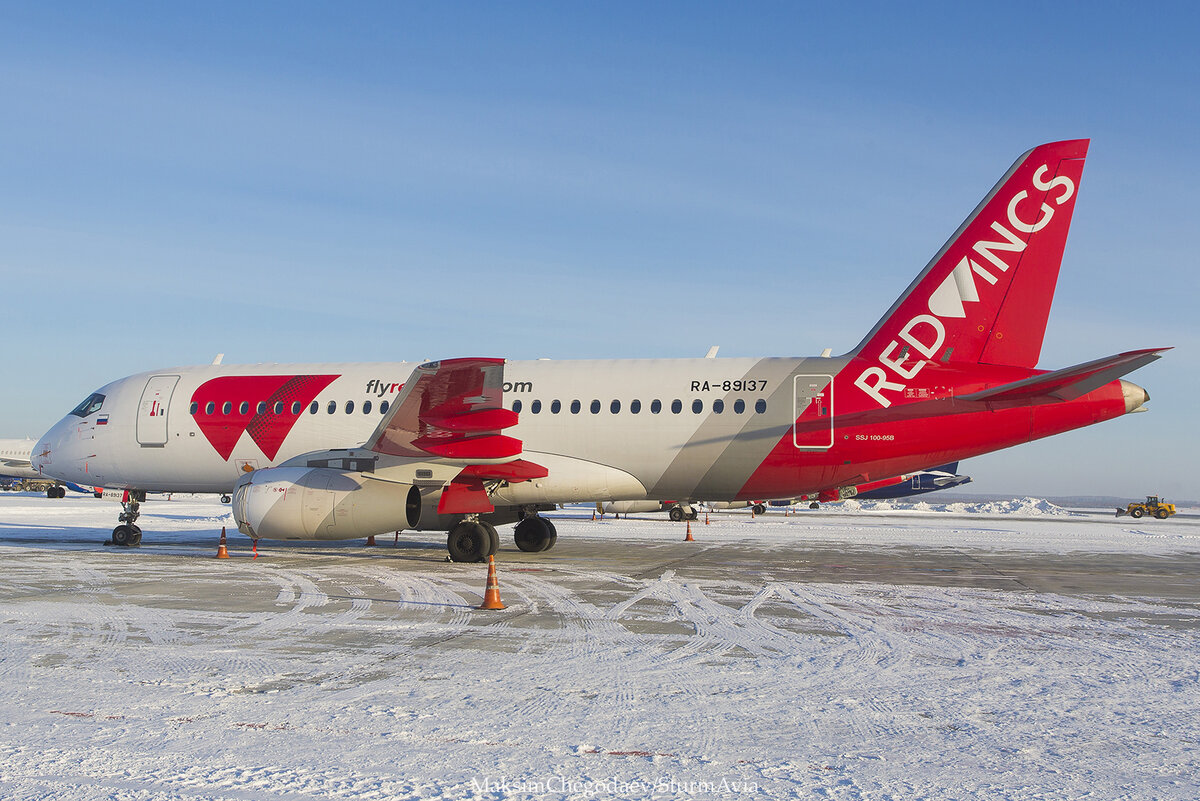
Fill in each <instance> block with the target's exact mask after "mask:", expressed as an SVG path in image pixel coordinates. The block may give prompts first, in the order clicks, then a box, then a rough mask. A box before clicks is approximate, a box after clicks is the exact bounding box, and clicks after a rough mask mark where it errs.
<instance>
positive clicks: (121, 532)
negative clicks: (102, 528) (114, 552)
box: [112, 525, 142, 548]
mask: <svg viewBox="0 0 1200 801" xmlns="http://www.w3.org/2000/svg"><path fill="white" fill-rule="evenodd" d="M135 528H136V526H127V525H120V526H117V527H116V528H114V529H113V533H112V544H113V545H119V546H121V547H122V548H128V547H129V546H130V545H133V544H134V543H133V538H134V536H140V535H141V533H142V532H141V531H138V532H137V535H135V534H134V531H133V530H134V529H135Z"/></svg>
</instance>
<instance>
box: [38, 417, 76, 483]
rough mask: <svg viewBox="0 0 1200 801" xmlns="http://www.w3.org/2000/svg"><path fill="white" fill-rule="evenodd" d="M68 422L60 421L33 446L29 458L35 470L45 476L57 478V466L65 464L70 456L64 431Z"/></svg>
mask: <svg viewBox="0 0 1200 801" xmlns="http://www.w3.org/2000/svg"><path fill="white" fill-rule="evenodd" d="M65 427H66V421H65V420H60V421H58V422H57V423H56V424H55V425H54V427H53V428H51V429H50V430H49V431H47V432H46V433H45V434H43V435H42V438H41V439H39V440H38V441H37V443H36V444H35V445H34V446H33V453H32V454H31V455H30V457H29V461H30V463H31V464H32V465H33V469H35V470H37V471H38V472H39V473H41V474H42V475H44V476H50V477H51V478H57V476H56V475H55V474H54V473H55V465H61V464H65V462H66V460H67V458H68V457H69V454H68V453H67V452H66V451H67V449H66V447H65V445H66V438H65V437H64V430H65Z"/></svg>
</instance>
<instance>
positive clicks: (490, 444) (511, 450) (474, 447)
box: [412, 434, 523, 460]
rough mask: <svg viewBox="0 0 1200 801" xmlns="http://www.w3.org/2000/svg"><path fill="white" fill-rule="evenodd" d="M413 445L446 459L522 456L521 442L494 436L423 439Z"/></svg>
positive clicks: (502, 436)
mask: <svg viewBox="0 0 1200 801" xmlns="http://www.w3.org/2000/svg"><path fill="white" fill-rule="evenodd" d="M412 444H413V445H414V446H416V447H418V448H420V449H421V450H422V451H424V452H425V453H432V454H433V455H434V456H442V457H445V458H446V459H471V460H475V459H509V458H512V457H514V456H520V455H521V450H522V447H523V446H522V445H521V440H519V439H513V438H512V437H506V436H504V435H503V434H493V435H491V436H486V437H469V438H447V437H433V436H431V437H421V438H420V439H414V440H413V441H412Z"/></svg>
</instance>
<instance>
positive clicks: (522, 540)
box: [513, 515, 554, 553]
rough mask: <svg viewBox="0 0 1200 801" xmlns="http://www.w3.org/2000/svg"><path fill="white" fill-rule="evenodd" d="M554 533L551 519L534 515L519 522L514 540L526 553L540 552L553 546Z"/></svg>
mask: <svg viewBox="0 0 1200 801" xmlns="http://www.w3.org/2000/svg"><path fill="white" fill-rule="evenodd" d="M553 533H554V526H553V524H552V523H551V522H550V521H549V520H546V519H545V518H543V517H538V516H537V515H532V516H530V517H527V518H525V519H524V520H522V521H521V522H520V523H517V527H516V528H514V529H513V542H515V543H516V544H517V547H518V548H520V549H521V550H522V551H524V552H525V553H538V552H539V551H544V550H546V549H547V548H550V547H552V546H551V543H550V539H551V537H552V535H553Z"/></svg>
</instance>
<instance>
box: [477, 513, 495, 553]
mask: <svg viewBox="0 0 1200 801" xmlns="http://www.w3.org/2000/svg"><path fill="white" fill-rule="evenodd" d="M479 525H481V526H483V528H484V530H485V531H487V533H488V540H489V544H488V550H487V553H485V554H484V556H485V557H488V556H495V555H496V552H497V551H499V550H500V532H499V531H496V527H495V526H493V525H492V524H491V523H489V522H487V521H486V520H480V521H479Z"/></svg>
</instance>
